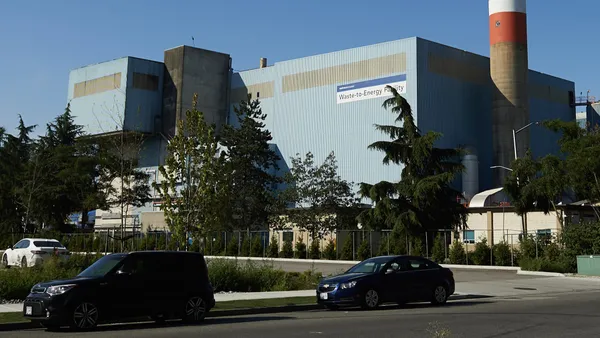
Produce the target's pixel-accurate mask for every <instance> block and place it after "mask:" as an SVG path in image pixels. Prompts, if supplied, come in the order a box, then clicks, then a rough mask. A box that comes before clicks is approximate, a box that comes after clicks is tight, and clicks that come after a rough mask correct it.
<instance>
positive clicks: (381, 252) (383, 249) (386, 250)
mask: <svg viewBox="0 0 600 338" xmlns="http://www.w3.org/2000/svg"><path fill="white" fill-rule="evenodd" d="M390 240H391V235H390V234H387V235H386V236H381V240H380V241H379V249H378V250H377V256H387V255H389V254H390V251H391V250H390V249H391V243H390Z"/></svg>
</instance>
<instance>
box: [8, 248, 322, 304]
mask: <svg viewBox="0 0 600 338" xmlns="http://www.w3.org/2000/svg"><path fill="white" fill-rule="evenodd" d="M100 257H101V256H100V255H98V256H92V255H89V256H86V255H73V256H72V257H71V259H70V260H69V261H68V262H66V263H62V262H59V261H58V260H56V259H51V260H48V261H46V262H45V263H44V264H43V265H41V266H36V267H31V268H25V269H21V268H12V269H7V270H5V271H2V273H0V300H3V299H4V300H22V299H24V298H25V297H26V296H27V295H28V294H29V291H30V290H31V288H32V287H33V286H34V285H35V284H37V283H40V282H44V281H50V280H54V279H66V278H72V277H75V276H76V275H78V274H79V273H80V272H81V271H82V270H83V269H85V268H86V267H88V266H89V265H90V264H92V263H93V262H94V261H96V260H97V259H98V258H100ZM208 273H209V277H210V280H211V283H212V285H213V287H214V288H215V292H221V291H234V292H261V291H289V290H310V289H314V288H315V287H316V285H317V283H318V282H319V280H320V279H321V278H322V275H321V274H320V273H314V272H312V271H307V272H304V273H298V272H285V271H283V270H279V269H275V268H274V267H273V266H272V265H269V264H266V263H260V264H259V263H254V262H252V261H247V262H240V261H237V260H231V259H211V260H209V262H208Z"/></svg>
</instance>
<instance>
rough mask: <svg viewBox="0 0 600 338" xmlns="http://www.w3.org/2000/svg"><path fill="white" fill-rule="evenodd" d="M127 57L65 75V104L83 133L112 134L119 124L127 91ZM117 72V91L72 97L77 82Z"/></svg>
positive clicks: (121, 121) (121, 120)
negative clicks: (66, 78) (118, 76)
mask: <svg viewBox="0 0 600 338" xmlns="http://www.w3.org/2000/svg"><path fill="white" fill-rule="evenodd" d="M127 65H128V58H127V57H125V58H120V59H116V60H111V61H107V62H102V63H97V64H93V65H89V66H86V67H81V68H77V69H74V70H72V71H71V72H70V73H69V88H68V94H67V101H68V102H70V103H71V111H72V113H73V116H75V123H77V124H80V125H83V126H84V128H85V131H86V132H88V133H91V134H100V133H105V132H110V131H114V130H115V129H116V128H117V125H118V126H119V128H120V126H121V125H122V124H123V117H124V116H125V96H126V95H125V92H126V88H127V75H126V74H127ZM118 73H121V76H120V81H121V82H120V84H119V88H115V89H113V90H105V91H101V92H98V93H94V94H90V95H85V96H76V95H75V94H76V93H75V86H76V84H77V83H85V82H86V81H90V80H94V79H99V78H103V77H106V76H111V75H113V74H118Z"/></svg>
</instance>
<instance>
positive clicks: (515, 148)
mask: <svg viewBox="0 0 600 338" xmlns="http://www.w3.org/2000/svg"><path fill="white" fill-rule="evenodd" d="M534 124H535V125H537V124H540V123H539V122H530V123H529V124H527V125H526V126H524V127H521V128H519V129H517V130H514V129H513V131H512V133H513V135H512V136H513V148H514V150H515V160H516V159H517V158H518V157H519V156H518V155H517V134H518V133H520V132H522V131H523V130H525V129H527V128H529V127H531V126H532V125H534Z"/></svg>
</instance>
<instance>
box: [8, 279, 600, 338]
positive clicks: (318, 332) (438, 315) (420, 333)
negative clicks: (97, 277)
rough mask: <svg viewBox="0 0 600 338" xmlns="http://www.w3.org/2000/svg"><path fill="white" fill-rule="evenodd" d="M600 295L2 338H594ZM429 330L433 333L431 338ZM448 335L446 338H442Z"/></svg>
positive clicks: (30, 333)
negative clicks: (446, 333)
mask: <svg viewBox="0 0 600 338" xmlns="http://www.w3.org/2000/svg"><path fill="white" fill-rule="evenodd" d="M599 302H600V292H598V291H597V292H587V293H570V294H555V295H545V296H544V297H540V296H537V297H529V298H528V297H514V298H505V299H496V298H489V299H481V300H465V301H453V302H449V303H448V304H447V305H445V306H442V307H432V306H430V305H421V304H416V305H412V306H406V307H403V308H397V307H392V308H387V309H381V310H378V311H360V310H349V311H311V312H298V313H283V314H275V315H257V316H240V317H230V318H211V319H207V320H206V322H205V323H204V324H203V325H199V326H183V325H180V324H177V323H169V324H167V325H163V326H159V325H155V324H143V323H142V324H128V325H111V326H102V327H100V328H98V329H97V330H95V331H93V332H86V333H73V332H68V331H63V332H47V331H44V330H29V331H19V332H3V333H2V337H5V338H9V337H11V338H17V337H27V338H30V337H75V336H76V335H77V336H79V337H117V338H118V337H127V338H136V337H165V338H166V337H180V338H185V337H203V338H211V337H215V338H223V337H248V338H281V337H286V338H294V337H313V336H314V337H356V338H361V337H368V338H372V337H378V338H386V337H411V338H412V337H415V338H419V337H469V338H471V337H474V338H476V337H482V338H483V337H485V338H495V337H503V338H512V337H527V338H535V337H543V338H558V337H561V338H562V337H598V336H600V309H599V307H598V303H599ZM434 331H437V333H438V334H437V335H436V334H435V332H434ZM443 332H448V333H449V334H450V335H446V336H444V335H441V334H440V333H443Z"/></svg>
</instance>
